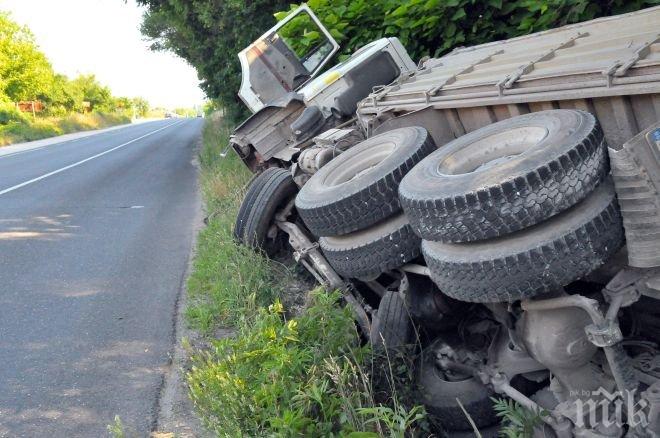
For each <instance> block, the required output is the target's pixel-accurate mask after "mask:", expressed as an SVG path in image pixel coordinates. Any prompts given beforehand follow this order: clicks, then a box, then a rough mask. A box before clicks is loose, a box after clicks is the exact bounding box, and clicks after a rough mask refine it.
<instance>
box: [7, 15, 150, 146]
mask: <svg viewBox="0 0 660 438" xmlns="http://www.w3.org/2000/svg"><path fill="white" fill-rule="evenodd" d="M33 100H38V101H41V102H42V103H43V104H44V105H45V115H47V116H59V117H62V116H65V115H67V114H70V113H73V112H78V113H81V112H89V111H93V112H99V113H120V114H123V115H126V116H129V117H131V116H134V115H145V114H146V112H147V111H148V109H149V104H148V103H147V102H146V101H145V100H144V99H141V98H133V99H131V98H127V97H115V96H113V95H112V93H111V92H110V89H109V88H108V87H107V86H104V85H102V84H101V83H99V82H98V80H97V79H96V78H95V77H94V75H80V76H78V77H77V78H74V79H72V80H71V79H69V78H67V77H66V76H65V75H61V74H57V73H55V72H54V71H53V68H52V66H51V65H50V62H49V61H48V59H47V58H46V56H45V55H44V54H43V53H42V52H41V51H40V49H39V47H38V46H37V44H36V42H35V40H34V36H33V35H32V33H31V32H30V30H29V29H28V28H27V27H22V26H19V25H18V24H17V23H15V22H14V21H12V20H11V18H10V17H9V15H8V14H7V13H3V12H0V103H3V105H2V108H0V112H1V113H3V114H4V115H2V114H0V125H2V124H7V123H9V122H10V121H13V122H16V121H19V120H18V119H17V117H15V115H12V116H11V120H10V119H9V117H8V116H9V115H10V114H9V112H7V111H6V110H5V107H4V103H8V102H19V101H33ZM84 102H87V103H89V106H86V105H85V104H84ZM20 121H22V122H23V123H24V124H25V123H28V120H27V119H26V120H20ZM40 125H41V126H34V127H29V126H27V127H26V126H23V127H19V128H17V127H13V128H6V127H3V130H7V129H10V130H14V131H15V130H17V129H19V130H23V131H29V130H32V131H34V132H35V133H36V132H42V133H43V134H45V133H46V132H47V131H48V129H49V128H47V127H46V128H44V125H47V123H46V122H40ZM51 131H52V130H51ZM35 135H38V134H35Z"/></svg>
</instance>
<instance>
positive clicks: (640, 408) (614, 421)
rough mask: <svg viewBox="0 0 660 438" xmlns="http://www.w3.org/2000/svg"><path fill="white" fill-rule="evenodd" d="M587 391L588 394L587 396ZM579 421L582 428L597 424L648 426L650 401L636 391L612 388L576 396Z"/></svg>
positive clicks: (577, 424) (608, 426)
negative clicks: (613, 389) (613, 390)
mask: <svg viewBox="0 0 660 438" xmlns="http://www.w3.org/2000/svg"><path fill="white" fill-rule="evenodd" d="M585 395H586V397H585ZM574 403H575V408H576V421H575V425H576V426H577V427H580V428H585V427H594V426H596V425H599V426H604V427H605V428H610V427H619V428H620V427H623V426H625V425H627V426H628V427H629V428H632V429H637V430H648V427H649V420H650V418H649V413H650V412H649V402H648V401H647V400H645V399H644V398H642V397H640V396H639V394H637V391H636V390H633V391H623V392H622V391H615V392H609V391H607V390H606V389H604V388H600V389H598V390H597V391H593V392H589V393H588V394H584V393H583V394H581V396H580V395H578V397H576V399H575V401H574Z"/></svg>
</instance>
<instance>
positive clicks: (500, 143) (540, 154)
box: [399, 110, 609, 242]
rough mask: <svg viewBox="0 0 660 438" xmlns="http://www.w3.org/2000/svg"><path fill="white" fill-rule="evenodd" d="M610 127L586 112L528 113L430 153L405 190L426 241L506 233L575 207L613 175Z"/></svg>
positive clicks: (406, 205) (402, 192)
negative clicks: (607, 142) (606, 129)
mask: <svg viewBox="0 0 660 438" xmlns="http://www.w3.org/2000/svg"><path fill="white" fill-rule="evenodd" d="M608 171H609V164H608V160H607V147H606V145H605V141H604V139H603V132H602V130H601V128H600V126H599V124H598V122H597V121H596V119H595V118H594V116H593V115H591V114H589V113H587V112H584V111H578V110H552V111H541V112H537V113H532V114H526V115H523V116H519V117H514V118H511V119H507V120H503V121H501V122H498V123H494V124H492V125H489V126H486V127H484V128H481V129H478V130H476V131H474V132H471V133H469V134H466V135H464V136H462V137H460V138H458V139H456V140H454V141H452V142H450V143H449V144H447V145H446V146H443V147H442V148H441V149H439V150H438V151H437V152H434V153H433V154H431V155H429V156H428V157H426V158H425V159H424V160H423V161H422V162H421V163H419V164H418V165H417V166H415V168H414V169H413V170H411V171H410V172H409V173H408V174H407V175H406V177H405V178H404V179H403V181H402V183H401V185H400V188H399V194H400V196H401V204H402V206H403V209H404V211H405V212H406V214H407V215H408V219H409V220H410V224H411V226H412V227H413V229H414V230H415V232H416V233H417V234H419V235H420V236H421V237H422V238H423V239H425V240H434V241H442V242H466V241H467V242H469V241H476V240H483V239H489V238H492V237H497V236H502V235H504V234H508V233H512V232H514V231H518V230H521V229H523V228H527V227H529V226H531V225H534V224H537V223H539V222H542V221H543V220H545V219H548V218H550V217H552V216H554V215H556V214H558V213H560V212H562V211H564V210H566V209H567V208H570V207H571V206H573V205H575V204H576V203H578V202H579V201H581V200H582V199H584V198H585V197H587V196H588V195H589V193H591V192H592V191H593V189H594V188H595V187H596V186H597V185H598V184H599V183H600V182H602V180H603V179H604V178H605V177H606V176H607V173H608Z"/></svg>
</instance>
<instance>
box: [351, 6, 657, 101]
mask: <svg viewBox="0 0 660 438" xmlns="http://www.w3.org/2000/svg"><path fill="white" fill-rule="evenodd" d="M659 24H660V7H655V8H650V9H645V10H642V11H638V12H633V13H630V14H624V15H619V16H614V17H607V18H602V19H598V20H592V21H589V22H585V23H579V24H574V25H570V26H565V27H562V28H558V29H553V30H549V31H545V32H539V33H536V34H531V35H526V36H522V37H518V38H513V39H509V40H505V41H497V42H493V43H487V44H482V45H479V46H474V47H468V48H462V49H458V50H455V51H453V52H452V53H450V54H448V55H445V56H443V57H441V58H437V59H431V60H429V61H427V62H426V63H425V67H424V68H423V69H422V70H420V71H418V72H417V74H415V75H413V76H412V77H410V78H409V79H407V80H403V81H402V83H400V84H397V85H396V87H392V88H391V89H389V90H388V89H385V90H382V91H380V92H379V93H378V95H372V96H370V98H367V99H365V100H364V101H363V102H362V104H361V108H360V110H359V111H360V112H362V113H369V112H372V113H376V112H378V111H379V109H382V107H384V106H396V107H398V108H406V109H407V110H412V109H417V108H419V105H422V104H424V105H428V104H438V105H439V106H436V107H452V106H453V107H458V106H463V107H469V106H483V105H496V104H507V103H522V102H530V101H551V100H564V99H575V98H588V97H605V96H614V95H630V94H648V93H660V25H659ZM455 103H456V104H459V105H453V104H455Z"/></svg>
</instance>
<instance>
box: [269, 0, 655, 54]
mask: <svg viewBox="0 0 660 438" xmlns="http://www.w3.org/2000/svg"><path fill="white" fill-rule="evenodd" d="M658 3H660V1H658V0H634V1H629V0H613V1H609V2H599V1H594V0H514V1H504V0H488V1H481V0H379V1H377V2H369V1H366V0H350V1H346V0H309V1H308V2H307V4H308V5H309V6H310V8H311V9H312V10H313V11H314V13H315V14H316V15H317V16H318V17H319V19H320V20H321V21H322V22H323V23H324V25H325V26H326V27H327V28H328V30H329V31H330V33H331V34H332V36H333V37H334V38H335V39H336V40H337V42H338V43H339V44H340V45H342V52H341V53H342V56H343V57H347V56H348V55H350V54H351V53H352V52H354V51H355V50H357V49H358V48H360V47H361V46H363V45H365V44H367V43H369V42H370V41H373V40H375V39H378V38H381V37H383V36H395V37H398V38H399V39H400V40H401V42H402V43H403V45H404V47H406V49H407V51H408V53H409V54H410V55H411V57H412V58H413V60H417V59H420V58H421V57H423V56H427V55H428V56H439V55H441V54H443V53H446V52H447V51H449V50H451V49H452V48H454V47H458V46H468V45H474V44H481V43H485V42H489V41H493V40H498V39H505V38H511V37H514V36H518V35H523V34H526V33H530V32H537V31H540V30H545V29H550V28H553V27H558V26H563V25H565V24H569V23H576V22H580V21H585V20H591V19H593V18H596V17H600V16H606V15H612V14H619V13H624V12H630V11H634V10H637V9H640V8H643V7H648V6H652V5H654V4H658ZM298 6H299V5H298V4H292V5H290V10H293V9H295V8H297V7H298ZM289 12H290V11H283V12H278V13H277V14H275V17H276V18H277V19H278V20H282V19H283V18H284V17H286V15H287V14H288V13H289ZM317 37H318V36H317V35H316V34H307V35H305V36H304V37H303V38H302V39H301V41H300V44H301V45H304V46H305V47H308V46H309V44H310V43H312V42H313V41H314V40H315V39H316V38H317Z"/></svg>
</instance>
